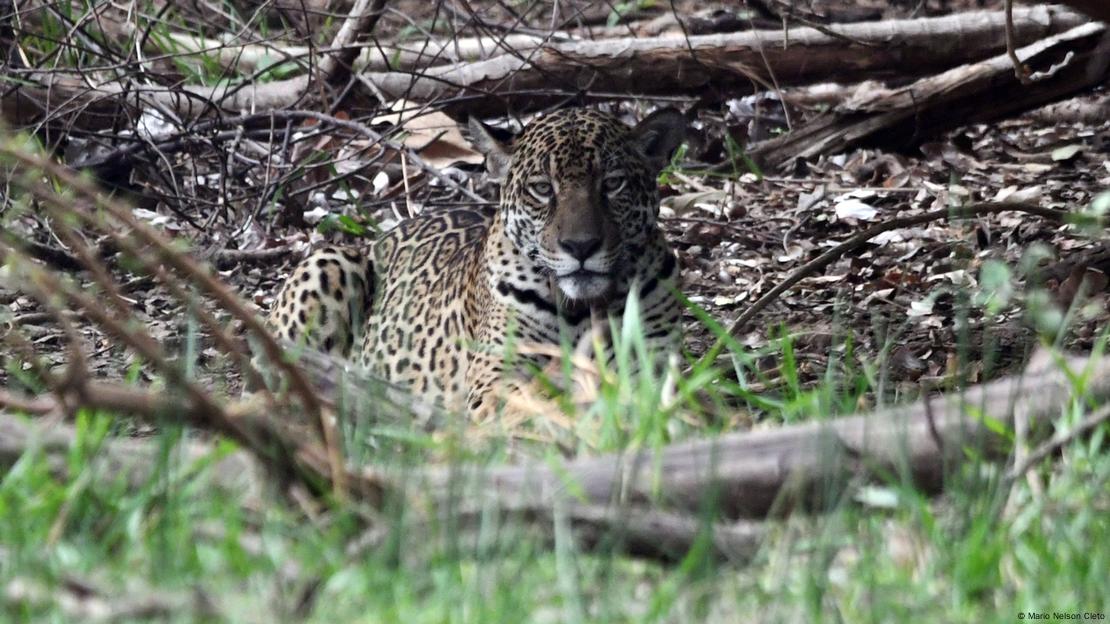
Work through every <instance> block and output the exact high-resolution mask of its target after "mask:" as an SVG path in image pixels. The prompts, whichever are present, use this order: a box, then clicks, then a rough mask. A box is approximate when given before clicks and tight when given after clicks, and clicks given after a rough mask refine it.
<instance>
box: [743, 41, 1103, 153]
mask: <svg viewBox="0 0 1110 624" xmlns="http://www.w3.org/2000/svg"><path fill="white" fill-rule="evenodd" d="M1017 56H1018V57H1019V58H1020V59H1021V61H1022V62H1023V64H1025V65H1027V66H1030V67H1032V68H1033V69H1035V70H1038V71H1039V72H1040V75H1039V76H1037V79H1036V80H1033V81H1032V82H1031V83H1030V84H1022V82H1021V81H1019V80H1018V78H1017V77H1015V76H1014V67H1013V63H1012V62H1011V60H1010V58H1009V57H1008V56H1007V55H1006V54H999V55H998V56H995V57H993V58H990V59H988V60H985V61H982V62H978V63H972V64H969V65H963V66H961V67H956V68H953V69H950V70H948V71H946V72H943V73H941V74H938V75H936V76H930V77H928V78H922V79H921V80H918V81H916V82H914V83H912V84H909V85H906V86H904V87H900V88H896V89H877V90H874V91H871V92H868V93H864V94H862V97H857V98H855V99H853V100H851V101H848V102H845V103H844V104H842V105H840V106H838V107H837V108H835V109H834V110H832V111H830V112H828V113H826V114H824V115H822V116H820V117H818V118H816V119H814V120H812V121H810V122H809V123H807V124H805V125H803V126H800V127H796V128H794V130H793V131H792V132H790V133H789V134H786V135H783V136H781V137H776V138H774V139H770V140H768V141H764V142H762V143H759V144H756V145H754V146H752V147H751V148H750V149H749V151H748V155H749V156H751V157H752V158H753V159H755V160H756V161H757V162H758V163H760V164H761V165H762V166H764V167H767V168H775V167H779V166H782V165H786V164H789V163H792V162H794V161H795V160H797V159H799V158H801V159H809V158H815V157H817V156H819V155H822V154H826V155H827V154H835V153H839V152H843V151H845V150H847V149H849V148H851V147H853V146H857V145H861V144H866V145H882V146H883V147H886V148H888V149H905V148H907V147H910V146H912V145H915V144H917V143H919V142H921V141H923V140H925V139H927V138H928V137H930V136H935V135H936V134H937V133H938V132H942V131H944V130H948V129H951V128H954V127H957V126H962V125H965V124H970V123H976V122H983V121H990V120H993V119H998V118H1001V117H1006V116H1009V115H1013V114H1015V113H1018V112H1021V111H1025V110H1030V109H1033V108H1036V107H1038V106H1041V105H1043V104H1046V103H1049V102H1053V101H1056V100H1059V99H1062V98H1065V97H1067V96H1069V95H1072V94H1074V93H1076V92H1079V91H1081V90H1082V89H1086V88H1088V87H1091V86H1093V85H1096V84H1100V83H1102V82H1104V81H1106V80H1107V78H1110V39H1108V37H1107V29H1106V26H1105V25H1104V24H1101V23H1087V24H1083V25H1081V26H1077V27H1075V28H1073V29H1071V30H1069V31H1067V32H1065V33H1061V34H1058V35H1055V36H1052V37H1049V38H1047V39H1045V40H1043V41H1038V42H1036V43H1033V44H1031V45H1028V46H1026V47H1024V48H1021V49H1019V50H1017Z"/></svg>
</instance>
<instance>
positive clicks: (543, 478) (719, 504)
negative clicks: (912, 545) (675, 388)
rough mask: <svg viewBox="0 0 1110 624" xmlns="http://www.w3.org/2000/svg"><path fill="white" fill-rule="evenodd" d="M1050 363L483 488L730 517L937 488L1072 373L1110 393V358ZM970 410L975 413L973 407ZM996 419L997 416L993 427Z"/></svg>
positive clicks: (1091, 389)
mask: <svg viewBox="0 0 1110 624" xmlns="http://www.w3.org/2000/svg"><path fill="white" fill-rule="evenodd" d="M1059 364H1060V366H1052V367H1051V370H1030V371H1026V373H1025V374H1023V375H1018V376H1014V377H1006V378H1002V379H999V380H997V381H994V382H991V383H988V384H984V385H979V386H973V387H971V388H968V389H966V390H964V391H963V392H959V393H953V394H951V395H945V396H940V397H928V398H926V399H923V400H922V401H919V402H917V403H913V404H909V405H905V406H899V407H891V408H887V409H882V410H878V411H876V412H873V413H870V414H865V415H856V416H849V417H845V418H837V419H834V420H830V421H826V422H810V423H806V424H802V425H793V426H785V427H781V428H776V429H767V430H762V431H753V432H745V433H736V434H730V435H724V436H721V437H719V438H716V439H712V440H698V441H691V442H684V443H679V444H673V445H670V446H667V447H664V448H662V449H660V450H658V451H654V452H653V451H647V450H643V451H639V452H630V453H625V454H620V455H609V456H602V457H597V458H591V459H580V460H575V461H571V462H567V463H566V464H565V465H564V466H559V467H555V468H553V467H551V466H550V465H549V464H547V463H546V462H534V463H530V464H526V465H522V466H513V467H504V468H491V469H488V470H474V471H472V473H471V475H470V476H469V479H470V481H469V482H470V484H471V485H472V488H473V489H468V490H466V491H467V492H473V494H472V495H473V496H474V497H476V498H478V499H481V498H486V499H493V500H496V501H498V505H500V506H510V507H511V506H513V505H537V504H550V505H553V504H556V501H559V500H561V499H563V498H570V499H572V500H577V501H582V502H588V503H591V504H599V505H603V504H619V505H655V506H658V507H661V508H670V509H672V510H676V511H686V512H691V513H697V512H699V511H701V510H704V509H706V508H707V507H708V508H711V509H717V510H718V511H719V512H720V513H721V514H722V515H724V516H725V517H730V518H735V517H765V516H767V515H768V514H771V513H774V512H776V511H785V510H788V509H790V508H793V507H795V506H800V507H802V508H809V509H821V508H825V507H827V506H829V505H834V504H836V503H837V502H838V501H839V500H840V498H841V494H842V493H843V491H844V489H845V485H846V484H847V483H848V482H849V481H850V480H851V479H860V478H863V479H880V480H881V479H884V478H886V479H890V478H893V479H895V480H897V479H898V478H900V477H901V478H905V479H907V480H909V481H912V482H913V483H914V484H915V485H917V486H918V487H920V488H921V489H923V490H924V491H927V492H939V491H941V489H942V487H943V485H944V481H945V478H946V476H948V475H950V474H952V471H953V470H954V469H955V468H956V467H958V465H959V464H961V463H962V462H964V461H966V460H967V458H968V454H967V452H966V451H967V449H969V448H972V449H976V452H977V453H980V454H981V455H982V456H984V457H988V458H991V457H993V458H996V459H1001V458H1005V457H1006V456H1007V453H1008V445H1009V442H1008V441H1007V440H1005V439H1004V438H1003V437H1002V436H1000V435H999V434H997V433H995V432H993V431H992V430H991V429H990V426H994V425H995V424H1001V426H1002V427H1005V428H1008V429H1009V428H1012V427H1013V423H1014V412H1015V411H1016V410H1020V411H1021V414H1022V416H1023V417H1024V418H1028V419H1029V420H1030V421H1032V422H1034V423H1035V422H1037V421H1039V420H1044V419H1047V418H1052V417H1054V416H1055V415H1056V414H1057V413H1059V411H1060V410H1061V409H1063V408H1065V407H1066V406H1067V405H1068V403H1069V402H1070V401H1071V400H1073V399H1074V398H1075V397H1074V395H1073V385H1072V381H1071V380H1070V379H1069V375H1070V374H1075V373H1074V372H1075V371H1080V370H1082V371H1083V372H1084V374H1086V375H1088V376H1087V377H1085V379H1088V380H1089V384H1088V385H1087V386H1086V391H1087V393H1088V394H1086V395H1085V396H1086V397H1088V399H1089V400H1092V401H1106V400H1107V399H1110V359H1107V358H1099V359H1094V360H1092V361H1087V360H1085V359H1082V358H1071V359H1067V360H1061V362H1059ZM969 412H970V413H969ZM987 423H991V424H990V426H988V424H987ZM459 473H460V469H459V468H456V469H454V470H453V471H443V472H439V473H436V472H430V473H429V474H428V476H429V479H430V481H431V483H432V485H433V486H434V487H436V488H437V489H438V490H439V491H447V490H449V489H450V488H451V487H458V485H457V482H458V480H459V479H460V477H459Z"/></svg>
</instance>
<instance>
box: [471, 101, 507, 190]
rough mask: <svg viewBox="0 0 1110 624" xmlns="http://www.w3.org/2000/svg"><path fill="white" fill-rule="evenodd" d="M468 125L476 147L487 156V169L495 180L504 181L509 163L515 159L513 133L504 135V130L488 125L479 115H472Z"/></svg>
mask: <svg viewBox="0 0 1110 624" xmlns="http://www.w3.org/2000/svg"><path fill="white" fill-rule="evenodd" d="M467 126H468V127H469V128H470V140H471V141H472V142H473V143H474V147H477V148H478V151H479V152H481V153H482V154H483V155H485V157H486V171H489V175H490V177H491V178H493V179H494V181H496V182H498V183H503V182H504V181H505V178H507V177H508V176H509V163H510V162H511V161H512V159H513V148H512V134H511V133H508V136H505V137H502V136H500V135H501V134H502V133H504V131H501V130H498V129H497V128H491V127H490V126H487V125H486V124H484V123H482V121H481V120H480V119H478V118H477V117H471V118H470V121H469V122H468V123H467Z"/></svg>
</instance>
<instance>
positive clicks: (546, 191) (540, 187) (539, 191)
mask: <svg viewBox="0 0 1110 624" xmlns="http://www.w3.org/2000/svg"><path fill="white" fill-rule="evenodd" d="M554 190H555V189H554V188H552V186H551V183H550V182H548V181H547V180H536V181H535V182H532V183H531V184H529V185H528V192H530V193H531V194H532V195H535V196H536V199H544V200H546V199H548V198H550V197H551V193H552V191H554Z"/></svg>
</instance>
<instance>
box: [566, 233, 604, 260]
mask: <svg viewBox="0 0 1110 624" xmlns="http://www.w3.org/2000/svg"><path fill="white" fill-rule="evenodd" d="M559 247H561V248H562V249H563V251H565V252H567V253H568V254H570V255H571V256H572V257H573V258H574V259H575V260H578V261H579V262H585V261H586V259H587V258H589V257H590V256H592V255H594V252H596V251H597V250H598V249H601V238H599V237H593V238H579V239H560V240H559Z"/></svg>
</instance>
